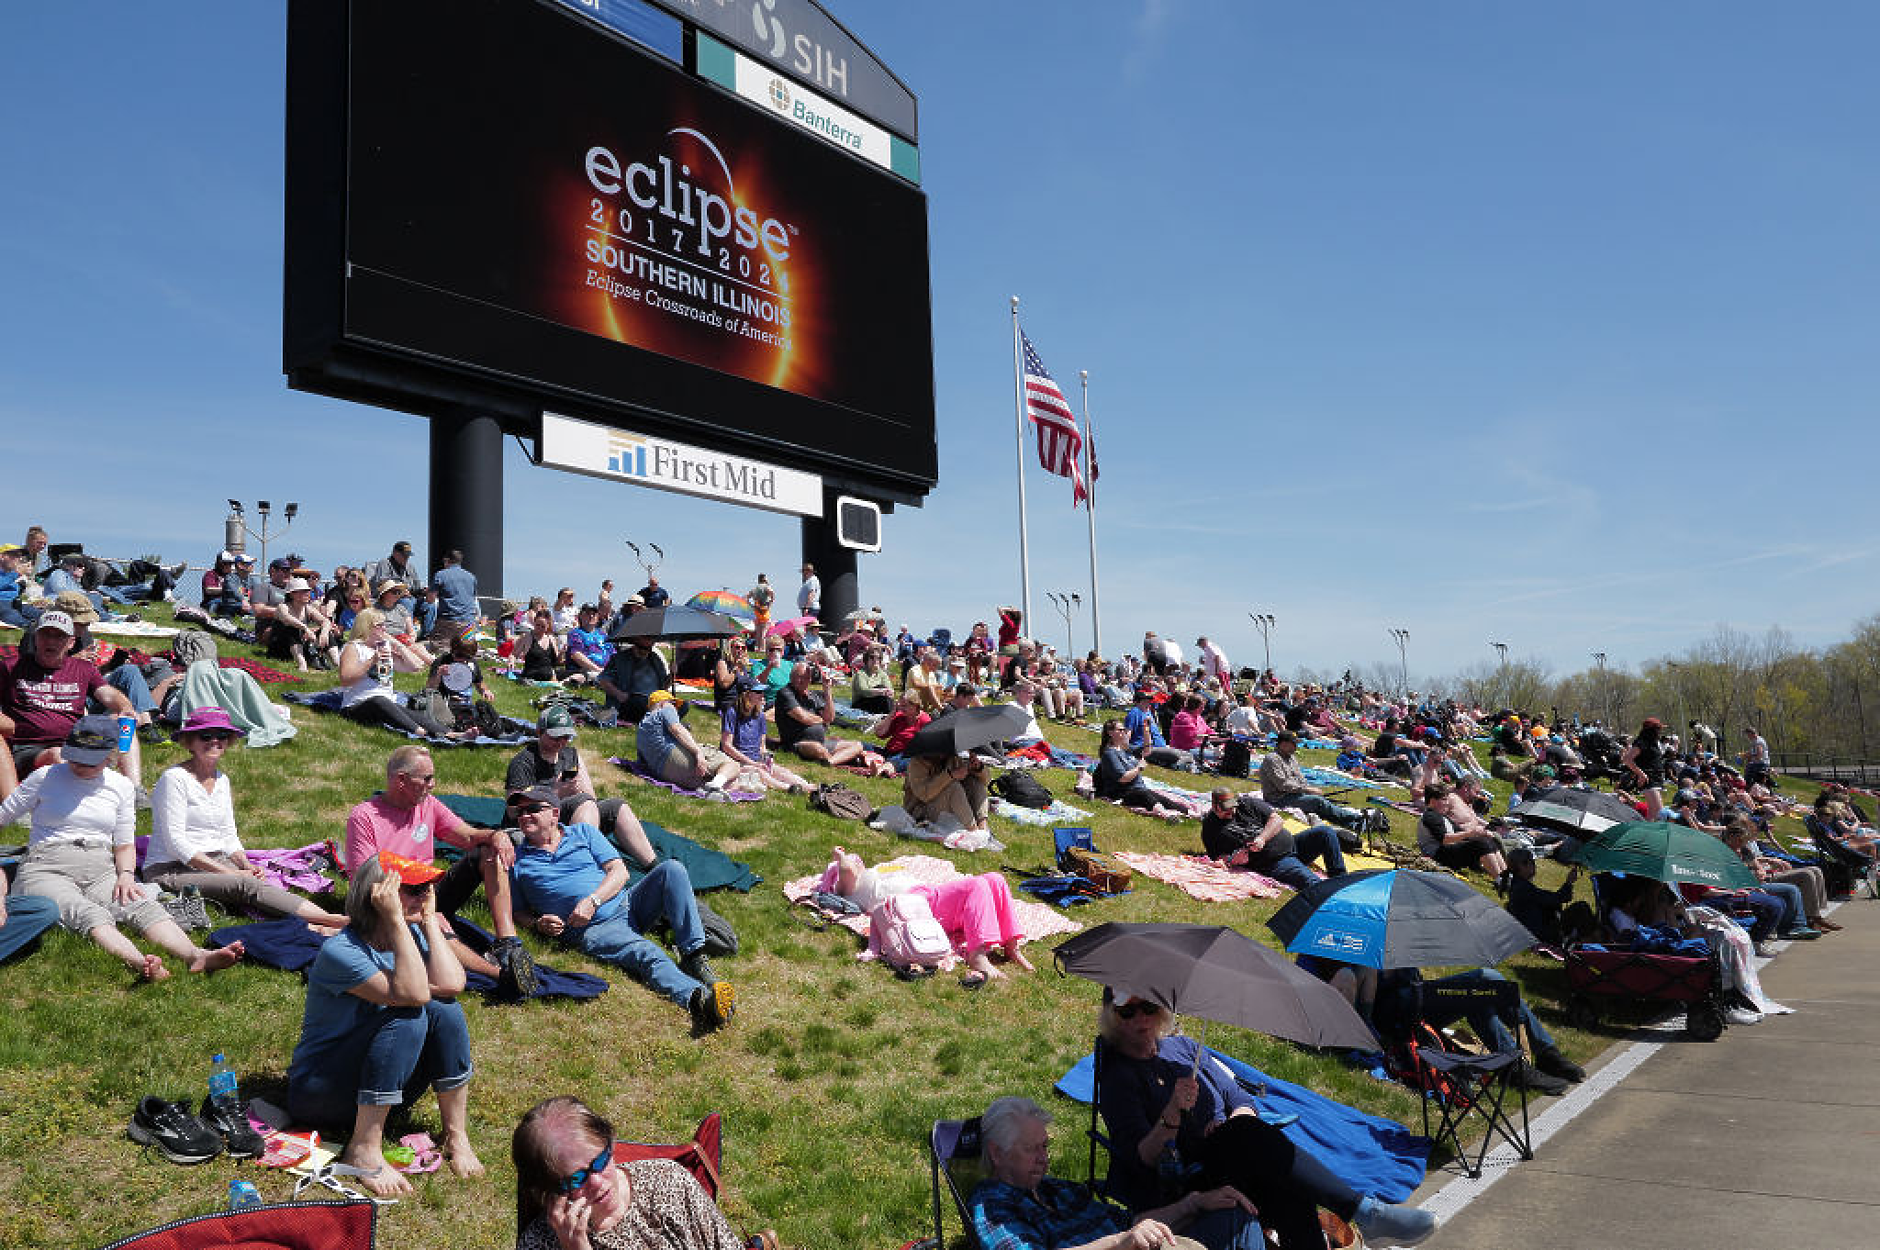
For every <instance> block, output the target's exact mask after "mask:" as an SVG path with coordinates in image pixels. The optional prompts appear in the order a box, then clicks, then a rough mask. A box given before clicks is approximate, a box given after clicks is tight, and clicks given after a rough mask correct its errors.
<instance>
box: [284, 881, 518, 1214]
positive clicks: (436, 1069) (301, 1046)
mask: <svg viewBox="0 0 1880 1250" xmlns="http://www.w3.org/2000/svg"><path fill="white" fill-rule="evenodd" d="M440 875H441V874H440V873H439V872H438V870H437V869H436V868H433V867H432V866H431V865H430V864H428V863H425V862H421V861H418V860H414V859H407V858H405V857H404V856H402V855H396V854H393V853H392V852H390V851H381V852H379V853H378V854H375V855H373V856H372V857H370V858H369V859H367V860H365V861H364V862H363V863H361V864H360V865H359V867H358V871H356V872H355V873H354V874H353V884H352V889H351V891H350V892H349V893H348V894H347V896H346V915H347V917H348V918H349V920H350V923H349V924H348V925H347V926H346V928H344V929H342V930H340V932H339V933H337V934H335V935H334V936H333V937H330V938H328V939H327V940H326V941H325V942H323V943H321V945H320V953H319V954H318V955H316V956H315V957H314V960H313V967H312V968H310V969H308V971H307V1005H306V1011H305V1014H304V1015H303V1016H302V1017H301V1022H300V1040H299V1042H298V1043H296V1044H295V1046H294V1058H293V1061H292V1063H290V1064H289V1065H288V1069H287V1112H288V1115H289V1116H291V1117H292V1119H293V1122H294V1123H295V1124H298V1125H306V1126H309V1127H312V1128H319V1129H327V1130H335V1131H339V1132H346V1133H349V1134H350V1136H349V1137H348V1138H347V1141H346V1148H345V1149H344V1150H343V1151H341V1152H340V1156H339V1160H338V1161H339V1162H341V1163H345V1164H348V1165H350V1166H352V1167H356V1168H363V1169H365V1170H366V1173H367V1174H366V1175H364V1176H361V1177H359V1178H358V1180H359V1183H360V1184H361V1185H363V1186H364V1187H365V1188H366V1189H367V1190H369V1191H371V1192H372V1193H374V1194H376V1195H378V1196H379V1197H381V1198H389V1197H393V1196H395V1195H399V1194H408V1193H410V1192H411V1182H409V1181H407V1180H406V1179H405V1178H404V1177H403V1176H402V1175H400V1174H399V1173H398V1172H397V1171H396V1170H395V1169H393V1168H392V1167H390V1166H389V1165H388V1164H387V1163H386V1161H385V1151H384V1146H385V1122H386V1120H387V1119H388V1118H390V1115H391V1111H392V1108H393V1107H395V1106H409V1105H410V1104H411V1103H413V1102H416V1101H417V1100H418V1098H420V1097H422V1096H423V1093H424V1088H425V1086H427V1085H428V1086H430V1087H431V1088H432V1089H433V1090H435V1091H436V1092H437V1112H438V1118H439V1119H440V1120H442V1121H443V1125H444V1152H445V1154H446V1155H447V1156H448V1157H449V1159H450V1166H451V1171H453V1172H455V1173H456V1174H457V1175H459V1176H466V1177H468V1176H481V1175H483V1164H482V1162H481V1161H480V1160H478V1158H477V1156H476V1151H475V1150H474V1149H473V1148H472V1147H471V1145H470V1133H469V1112H470V1076H471V1062H470V1029H469V1026H468V1025H467V1024H465V1022H464V1014H463V1007H462V1006H461V1005H460V1004H459V1003H458V1002H457V996H458V995H459V994H461V993H463V989H464V969H463V965H462V964H461V963H459V962H458V961H457V956H456V954H455V950H456V948H457V944H456V943H455V942H453V941H451V940H450V935H449V933H448V932H447V928H446V925H445V922H444V920H443V918H442V917H441V916H439V915H438V910H437V901H436V898H435V897H434V889H433V883H434V882H435V881H436V880H437V878H438V877H439V876H440Z"/></svg>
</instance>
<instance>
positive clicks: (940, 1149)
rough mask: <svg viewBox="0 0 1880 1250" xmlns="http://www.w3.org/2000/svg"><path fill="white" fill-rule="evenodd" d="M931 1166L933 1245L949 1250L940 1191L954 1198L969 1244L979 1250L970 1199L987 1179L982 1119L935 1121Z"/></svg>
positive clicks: (929, 1154)
mask: <svg viewBox="0 0 1880 1250" xmlns="http://www.w3.org/2000/svg"><path fill="white" fill-rule="evenodd" d="M927 1164H928V1170H929V1171H930V1172H931V1174H932V1180H933V1245H934V1248H935V1250H945V1246H946V1244H947V1230H946V1220H945V1212H944V1208H943V1206H942V1204H941V1202H940V1187H941V1185H942V1184H944V1185H945V1186H946V1190H947V1192H948V1193H949V1194H951V1195H953V1210H954V1212H955V1213H956V1214H958V1216H959V1217H960V1227H961V1230H962V1231H963V1233H964V1235H965V1239H966V1244H967V1246H969V1247H972V1250H979V1237H978V1235H977V1234H975V1233H974V1232H973V1217H972V1214H971V1212H970V1211H969V1210H968V1209H967V1206H966V1198H967V1195H968V1194H971V1193H972V1192H973V1187H974V1186H975V1185H977V1184H978V1183H979V1182H980V1181H981V1180H983V1179H984V1178H985V1174H986V1173H985V1159H984V1157H983V1155H982V1154H981V1152H980V1135H979V1117H978V1116H974V1117H973V1118H972V1119H970V1120H935V1121H934V1122H933V1129H932V1131H931V1132H929V1133H928V1135H927Z"/></svg>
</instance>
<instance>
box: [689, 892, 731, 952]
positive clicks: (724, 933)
mask: <svg viewBox="0 0 1880 1250" xmlns="http://www.w3.org/2000/svg"><path fill="white" fill-rule="evenodd" d="M695 902H696V904H697V906H698V922H699V925H700V926H701V927H702V928H703V929H704V930H705V946H704V948H703V949H704V951H705V953H706V954H707V955H735V954H737V953H738V932H737V930H736V929H733V928H732V927H731V922H730V921H729V920H726V919H725V918H724V917H723V916H721V915H719V914H718V913H717V912H716V911H713V910H712V909H711V908H710V907H709V906H707V905H706V903H705V900H704V899H702V898H701V899H696V900H695Z"/></svg>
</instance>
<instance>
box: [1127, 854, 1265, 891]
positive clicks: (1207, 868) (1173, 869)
mask: <svg viewBox="0 0 1880 1250" xmlns="http://www.w3.org/2000/svg"><path fill="white" fill-rule="evenodd" d="M1116 858H1118V859H1120V860H1122V861H1123V862H1124V863H1125V864H1128V865H1129V866H1130V867H1131V868H1133V869H1135V870H1136V871H1137V872H1139V873H1141V874H1142V875H1143V876H1145V877H1154V878H1155V879H1156V880H1157V881H1164V882H1167V883H1168V884H1169V885H1172V886H1174V887H1175V888H1176V889H1178V890H1180V891H1181V892H1182V893H1184V894H1186V895H1188V896H1189V897H1190V898H1198V899H1200V900H1201V901H1202V902H1204V903H1238V902H1241V901H1242V900H1244V899H1250V898H1278V897H1279V896H1280V895H1282V894H1284V893H1286V887H1285V886H1284V885H1282V884H1280V883H1279V882H1277V881H1275V880H1273V878H1271V877H1263V876H1261V875H1260V874H1259V873H1257V872H1248V871H1245V870H1237V869H1232V868H1223V867H1221V866H1220V865H1219V864H1217V863H1215V862H1214V861H1213V860H1211V859H1209V858H1208V857H1207V856H1205V855H1145V854H1143V853H1142V852H1140V851H1117V852H1116Z"/></svg>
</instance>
